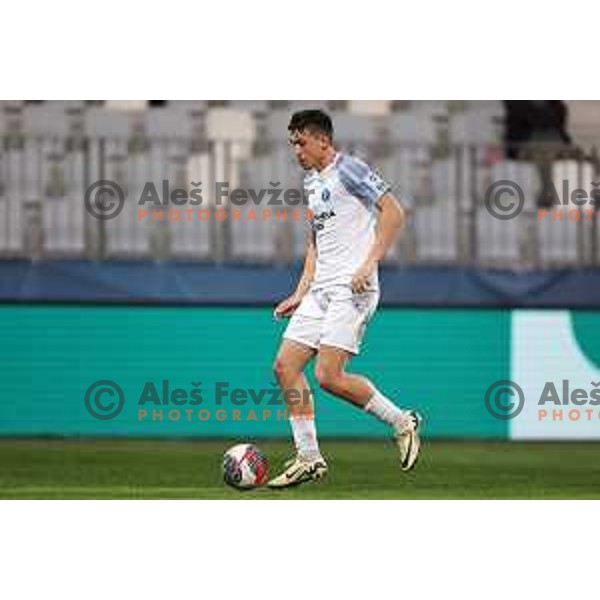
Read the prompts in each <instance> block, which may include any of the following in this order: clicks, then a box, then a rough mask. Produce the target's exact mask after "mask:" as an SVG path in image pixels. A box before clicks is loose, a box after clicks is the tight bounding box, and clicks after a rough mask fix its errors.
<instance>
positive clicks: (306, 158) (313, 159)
mask: <svg viewBox="0 0 600 600" xmlns="http://www.w3.org/2000/svg"><path fill="white" fill-rule="evenodd" d="M330 144H331V142H330V141H329V138H328V137H327V136H326V135H323V134H322V133H313V132H310V131H294V132H293V133H291V134H290V145H291V146H292V148H293V149H294V154H295V155H296V158H297V159H298V162H299V163H300V166H301V167H302V168H303V169H306V170H310V169H315V168H317V167H319V165H321V164H322V162H323V159H324V158H325V157H326V156H327V151H328V149H329V146H330Z"/></svg>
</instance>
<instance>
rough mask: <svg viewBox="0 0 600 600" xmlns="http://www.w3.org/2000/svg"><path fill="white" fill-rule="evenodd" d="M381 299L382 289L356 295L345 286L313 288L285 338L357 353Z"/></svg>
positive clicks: (291, 321)
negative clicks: (380, 291) (380, 292)
mask: <svg viewBox="0 0 600 600" xmlns="http://www.w3.org/2000/svg"><path fill="white" fill-rule="evenodd" d="M378 302H379V290H375V291H369V292H362V293H360V294H355V293H354V292H352V290H351V289H350V286H346V285H335V286H331V287H329V288H324V289H319V290H310V291H309V292H308V293H307V294H306V296H304V298H303V299H302V302H301V303H300V306H299V307H298V308H297V309H296V311H295V312H294V314H293V315H292V318H291V320H290V323H289V325H288V326H287V328H286V330H285V333H284V334H283V337H284V338H285V339H288V340H294V341H296V342H299V343H300V344H304V345H305V346H309V347H311V348H315V349H317V348H319V346H320V345H321V344H323V345H325V346H335V347H336V348H342V349H344V350H347V351H348V352H351V353H352V354H358V351H359V348H360V343H361V341H362V339H363V336H364V334H365V329H366V325H367V323H368V322H369V320H370V319H371V317H372V316H373V314H374V312H375V309H376V308H377V304H378Z"/></svg>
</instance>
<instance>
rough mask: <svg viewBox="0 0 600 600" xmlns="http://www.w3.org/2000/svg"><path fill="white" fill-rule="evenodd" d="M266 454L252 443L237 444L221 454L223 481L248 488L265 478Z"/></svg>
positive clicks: (260, 483)
mask: <svg viewBox="0 0 600 600" xmlns="http://www.w3.org/2000/svg"><path fill="white" fill-rule="evenodd" d="M268 472H269V464H268V462H267V458H266V456H265V455H264V454H263V453H262V452H261V451H260V450H259V449H258V448H257V447H256V446H253V445H252V444H237V446H233V447H232V448H229V450H227V452H225V454H224V456H223V481H225V483H226V484H227V485H230V486H231V487H234V488H237V489H240V490H248V489H251V488H254V487H257V486H259V485H262V484H263V483H264V482H265V481H266V480H267V475H268Z"/></svg>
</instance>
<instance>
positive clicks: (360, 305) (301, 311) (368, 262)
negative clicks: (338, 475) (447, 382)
mask: <svg viewBox="0 0 600 600" xmlns="http://www.w3.org/2000/svg"><path fill="white" fill-rule="evenodd" d="M288 130H289V138H290V144H291V145H292V147H293V148H294V151H295V154H296V158H297V159H298V162H299V163H300V166H301V167H302V168H303V169H304V170H305V171H306V176H305V180H304V187H305V193H306V195H307V197H308V204H309V209H310V210H311V211H312V214H313V218H312V220H310V222H309V223H308V225H309V226H308V229H309V231H308V235H307V239H308V241H307V248H306V258H305V262H304V269H303V272H302V276H301V278H300V281H299V282H298V285H297V287H296V291H295V292H294V293H293V294H292V295H291V296H290V297H289V298H287V299H285V300H283V301H282V302H281V303H279V304H278V305H277V307H276V308H275V313H274V314H275V316H276V317H289V316H291V320H290V322H289V324H288V326H287V328H286V331H285V333H284V336H283V337H284V339H283V341H282V343H281V346H280V348H279V351H278V353H277V357H276V359H275V364H274V371H275V375H276V377H277V380H278V382H279V385H280V386H281V388H282V390H283V391H284V392H286V393H285V394H284V397H285V398H286V400H287V403H288V411H289V415H290V423H291V427H292V433H293V437H294V443H295V446H296V451H297V455H296V457H295V458H293V459H291V460H290V461H288V462H287V463H286V465H285V470H284V471H283V473H281V474H280V475H279V476H277V477H275V478H274V479H273V480H271V481H270V482H269V484H268V485H269V486H270V487H273V488H282V487H288V486H291V485H297V484H299V483H304V482H306V481H311V480H318V479H321V478H322V477H323V476H324V475H325V474H326V473H327V465H326V463H325V461H324V460H323V457H322V456H321V452H320V450H319V444H318V441H317V432H316V427H315V418H314V403H313V399H312V396H311V391H310V388H309V386H308V382H307V380H306V377H305V375H304V368H305V366H306V365H307V363H308V362H309V361H310V360H311V359H312V358H313V357H315V356H316V369H315V375H316V379H317V381H318V382H319V386H320V387H321V388H322V389H324V390H327V391H328V392H330V393H332V394H334V395H335V396H338V397H339V398H342V399H344V400H346V401H348V402H350V403H352V404H353V405H355V406H357V407H358V408H360V409H362V410H364V411H365V412H366V413H368V414H371V415H373V416H374V417H376V418H378V419H380V420H381V421H383V422H384V423H387V424H388V425H389V426H390V427H391V429H392V431H393V435H394V439H395V442H396V445H397V447H398V450H399V453H400V464H401V468H402V470H404V471H408V470H410V469H412V468H413V467H414V465H415V462H416V460H417V456H418V454H419V446H420V440H419V428H420V425H421V417H420V415H418V414H417V413H416V412H414V411H410V410H401V409H400V408H398V406H396V404H395V403H394V402H392V401H391V400H390V399H389V398H387V397H386V396H384V395H383V394H382V392H381V391H380V390H378V389H377V388H376V387H375V386H374V385H373V383H371V381H369V380H368V379H367V378H366V377H363V376H361V375H357V374H354V373H350V372H348V371H347V368H346V367H347V364H348V361H349V360H350V358H351V357H352V356H354V355H356V354H358V352H359V347H360V343H361V340H362V338H363V335H364V333H365V327H366V325H367V322H368V321H369V319H370V318H371V317H372V316H373V313H374V312H375V309H376V307H377V304H378V301H379V281H378V264H379V261H380V260H382V259H383V257H384V256H385V253H386V250H387V249H388V248H389V247H390V245H391V244H392V242H393V241H394V239H395V237H396V235H397V233H398V232H399V230H400V229H402V227H403V226H404V221H405V214H404V211H403V209H402V207H401V206H400V204H399V203H398V201H397V200H396V198H395V197H394V196H393V195H392V194H391V193H390V187H389V185H388V184H387V183H385V182H384V181H383V180H382V179H381V178H380V177H379V176H378V175H377V174H376V173H375V172H373V171H372V170H371V168H370V167H369V166H368V165H367V164H365V163H364V162H362V161H361V160H359V159H357V158H355V157H353V156H350V155H347V154H343V153H341V152H337V151H336V149H335V147H334V145H333V124H332V122H331V119H330V117H329V116H328V115H327V114H326V113H324V112H322V111H320V110H305V111H301V112H297V113H295V114H294V115H292V118H291V121H290V123H289V126H288ZM291 390H295V392H294V393H293V394H292V393H291ZM298 399H300V401H298Z"/></svg>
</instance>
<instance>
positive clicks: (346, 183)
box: [304, 153, 390, 289]
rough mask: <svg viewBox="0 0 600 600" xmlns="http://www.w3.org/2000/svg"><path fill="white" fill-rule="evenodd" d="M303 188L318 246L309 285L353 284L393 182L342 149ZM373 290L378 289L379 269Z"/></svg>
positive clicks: (307, 178)
mask: <svg viewBox="0 0 600 600" xmlns="http://www.w3.org/2000/svg"><path fill="white" fill-rule="evenodd" d="M304 189H305V194H306V195H307V196H306V197H307V198H308V208H309V209H310V211H311V213H312V220H311V221H309V222H308V225H309V227H311V228H312V230H313V232H314V236H315V243H316V248H317V265H316V273H315V277H314V279H313V282H312V286H311V287H312V289H320V288H324V287H329V286H332V285H349V284H350V282H351V281H352V276H353V275H354V273H355V272H356V270H357V269H358V268H359V267H360V266H361V265H362V264H363V263H364V261H365V259H366V258H367V255H368V253H369V251H370V250H371V247H372V245H373V242H374V241H375V226H376V223H377V207H376V202H377V200H378V199H379V198H380V197H381V196H383V195H384V194H386V193H387V192H388V191H389V190H390V186H389V185H388V184H387V183H386V182H385V181H383V179H381V177H379V175H377V174H376V173H375V172H374V171H373V170H372V169H371V168H370V167H369V166H368V165H367V164H366V163H364V162H363V161H362V160H360V159H358V158H355V157H354V156H350V155H348V154H343V153H338V154H336V156H335V159H334V161H333V162H332V163H331V164H330V165H328V166H327V167H326V168H325V169H323V170H322V171H320V172H319V171H311V172H310V173H308V174H307V175H306V177H305V178H304ZM371 289H379V277H378V273H377V272H375V273H374V276H373V278H372V281H371Z"/></svg>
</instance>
